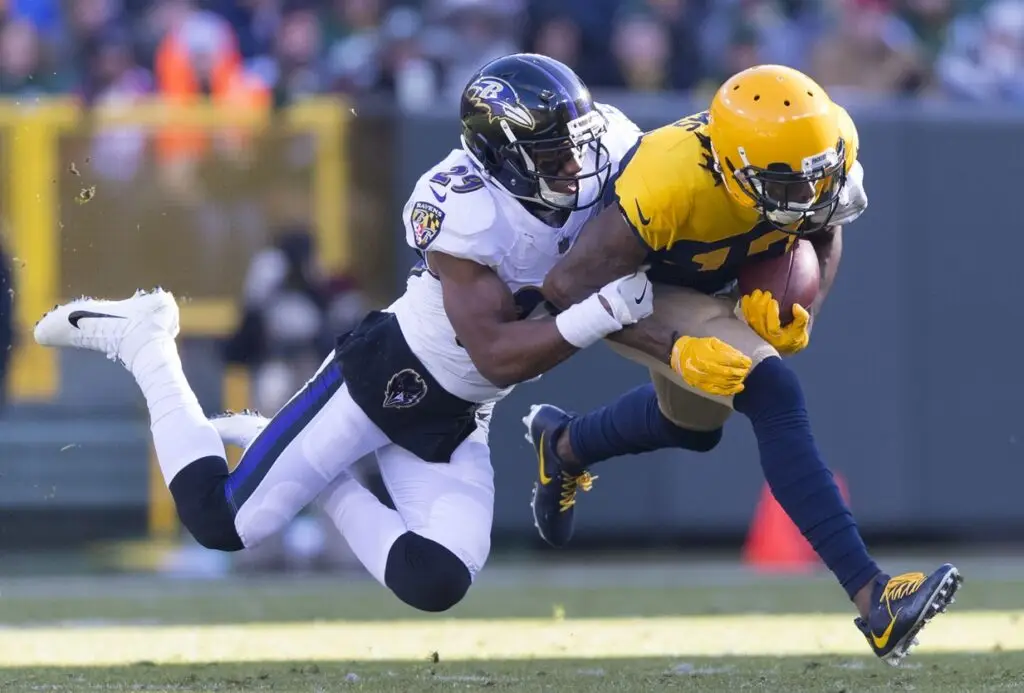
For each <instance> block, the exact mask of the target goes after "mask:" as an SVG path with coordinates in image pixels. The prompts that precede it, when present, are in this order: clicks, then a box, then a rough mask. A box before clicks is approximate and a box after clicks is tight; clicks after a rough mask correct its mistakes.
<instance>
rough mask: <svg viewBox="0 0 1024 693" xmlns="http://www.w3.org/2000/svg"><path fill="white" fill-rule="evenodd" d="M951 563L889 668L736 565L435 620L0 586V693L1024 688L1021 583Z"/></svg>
mask: <svg viewBox="0 0 1024 693" xmlns="http://www.w3.org/2000/svg"><path fill="white" fill-rule="evenodd" d="M962 567H963V566H962ZM964 572H965V574H967V578H968V582H967V584H966V585H965V587H964V589H963V590H962V591H961V596H960V598H959V599H958V601H957V604H956V605H955V606H954V608H953V610H951V611H950V613H949V614H947V615H945V616H943V617H941V618H939V619H937V620H936V621H935V622H934V623H933V624H931V625H930V626H929V628H928V629H926V630H925V631H924V633H923V634H922V638H921V640H922V645H921V647H920V648H918V649H917V650H915V654H914V655H913V656H912V657H911V658H910V659H908V660H907V662H906V664H905V665H904V667H903V668H901V669H892V668H891V667H889V666H887V665H884V664H882V663H881V662H879V661H877V660H875V659H873V658H872V657H870V656H869V655H868V650H867V647H866V645H865V644H864V642H863V639H862V638H861V636H860V635H859V634H858V633H857V631H856V630H855V629H854V628H853V626H852V623H851V617H852V614H851V613H850V612H849V611H848V604H846V603H845V598H844V595H843V594H842V592H841V591H840V590H839V589H838V588H837V587H836V586H835V585H834V584H833V583H832V582H831V580H830V579H828V578H827V577H820V576H813V577H807V578H784V579H779V578H763V577H758V576H752V575H750V574H748V573H745V572H743V571H741V570H738V569H736V568H734V567H733V568H730V567H725V568H721V567H720V568H715V569H708V570H705V571H703V572H702V571H701V570H699V569H696V568H691V569H686V568H685V567H683V569H680V564H678V563H677V564H670V565H667V566H645V565H640V566H629V565H626V566H620V567H618V568H616V567H601V566H584V567H582V568H581V567H575V568H573V567H569V568H559V567H545V568H543V569H541V568H537V567H536V566H534V568H533V569H531V568H530V566H528V565H522V564H515V565H509V566H506V567H504V568H503V567H501V566H497V567H496V568H495V570H493V571H492V572H491V574H490V577H489V578H486V579H481V581H480V583H479V584H478V585H476V586H475V587H474V589H473V591H472V592H471V593H470V596H469V598H467V600H466V601H465V602H464V603H463V604H462V605H460V606H459V607H457V608H456V609H455V610H453V611H452V612H450V614H446V615H444V616H443V617H438V616H430V615H422V614H418V613H416V612H414V611H412V610H411V609H408V608H406V607H404V606H402V605H401V604H398V603H396V601H395V600H394V599H393V598H392V597H391V596H390V595H389V594H388V593H387V592H385V591H384V590H383V589H381V588H379V587H378V586H377V585H376V584H373V583H370V582H368V581H367V580H366V579H364V578H362V577H357V576H346V575H342V576H333V577H329V578H323V577H317V578H302V577H282V578H273V579H230V580H216V581H194V580H170V579H161V578H154V577H147V576H135V577H131V576H129V577H119V576H108V577H102V578H96V577H81V578H66V577H59V578H10V579H3V578H0V691H3V692H4V693H7V692H8V691H11V692H16V691H108V690H119V691H120V690H142V691H176V692H182V691H242V690H254V691H255V690H267V691H285V692H287V691H309V692H313V691H335V690H342V691H348V690H351V691H366V692H374V693H375V692H378V691H412V692H418V691H472V690H480V691H483V690H500V691H552V692H561V691H567V692H571V691H596V692H600V691H626V692H629V693H633V692H635V693H640V692H646V691H662V690H680V691H682V690H685V691H745V690H751V691H778V692H783V691H829V692H832V693H839V692H840V691H849V692H850V693H853V692H854V691H857V692H860V691H910V690H917V691H937V692H939V693H944V692H946V691H949V692H953V691H956V692H957V693H962V692H964V691H969V692H974V691H1013V690H1022V691H1024V580H1021V579H1020V575H1018V574H1008V575H1007V576H1006V577H1000V574H999V571H994V572H993V571H989V573H987V574H984V575H982V576H981V577H980V578H976V579H973V580H972V579H971V571H969V570H965V571H964ZM485 575H487V573H486V572H485Z"/></svg>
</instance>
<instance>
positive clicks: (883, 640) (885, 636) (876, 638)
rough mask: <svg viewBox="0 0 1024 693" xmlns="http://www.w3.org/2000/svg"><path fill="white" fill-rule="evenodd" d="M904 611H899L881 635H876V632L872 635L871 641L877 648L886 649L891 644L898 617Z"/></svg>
mask: <svg viewBox="0 0 1024 693" xmlns="http://www.w3.org/2000/svg"><path fill="white" fill-rule="evenodd" d="M902 610H903V609H902V608H900V609H897V610H896V613H895V614H894V615H893V617H892V620H891V621H889V625H888V627H887V628H886V629H885V630H884V631H882V634H881V635H875V633H874V631H872V633H871V641H872V642H874V643H875V647H877V648H878V649H880V650H881V649H884V648H885V646H886V645H888V644H889V637H890V636H891V635H892V629H893V628H894V627H895V626H896V617H897V616H899V615H900V611H902Z"/></svg>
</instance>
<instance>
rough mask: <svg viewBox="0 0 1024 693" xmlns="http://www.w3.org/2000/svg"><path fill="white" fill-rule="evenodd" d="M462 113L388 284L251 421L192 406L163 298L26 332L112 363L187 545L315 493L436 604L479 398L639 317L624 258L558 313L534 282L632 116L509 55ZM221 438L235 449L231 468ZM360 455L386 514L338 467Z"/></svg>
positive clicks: (142, 297)
mask: <svg viewBox="0 0 1024 693" xmlns="http://www.w3.org/2000/svg"><path fill="white" fill-rule="evenodd" d="M461 112H462V126H463V134H462V146H461V148H459V149H456V150H454V151H453V152H452V153H451V154H450V155H449V156H448V157H446V158H445V159H444V161H442V162H441V163H440V164H439V165H438V166H436V167H435V168H433V169H432V170H430V171H428V172H427V173H426V174H425V175H424V176H423V177H422V178H421V179H420V180H419V182H418V183H417V185H416V188H415V190H414V192H413V195H412V197H411V198H410V199H409V202H408V203H407V204H406V207H405V210H404V221H405V226H406V236H407V239H408V241H409V243H410V244H411V245H412V246H413V247H415V248H416V249H417V250H418V251H419V252H420V253H421V256H422V261H421V263H420V265H419V266H418V267H417V268H416V269H415V270H414V271H413V273H412V276H411V277H410V278H409V282H408V288H407V290H406V292H405V294H404V295H402V296H401V297H400V298H399V299H398V300H397V301H395V302H394V303H393V304H392V305H391V306H390V307H389V308H388V309H387V310H385V311H380V312H372V313H370V314H369V315H368V316H367V317H366V318H365V319H364V320H363V322H362V323H361V324H360V325H359V326H358V327H357V328H356V329H354V330H353V331H352V332H350V333H348V334H346V335H344V336H343V337H341V338H340V339H339V340H338V345H337V348H336V349H335V350H334V352H333V353H331V354H330V355H329V356H328V357H327V359H326V360H325V361H324V363H323V365H322V366H321V367H320V369H319V370H318V371H317V372H316V373H315V374H314V375H313V377H312V378H311V379H310V381H309V382H308V383H307V384H306V386H305V387H304V388H303V389H302V390H300V391H299V392H298V393H297V394H296V395H295V396H294V397H293V398H292V399H291V400H289V402H288V403H287V404H286V405H285V406H284V407H282V409H281V410H280V411H279V412H278V413H277V414H276V415H275V416H274V417H273V419H271V420H270V421H269V422H268V421H266V420H265V419H261V418H259V417H254V416H240V417H233V418H227V419H220V420H215V421H209V420H207V418H206V416H205V415H204V414H203V411H202V409H201V408H200V406H199V403H198V402H197V400H196V397H195V395H194V394H193V392H192V390H191V388H190V387H189V384H188V382H187V381H186V380H185V376H184V374H183V372H182V367H181V361H180V359H179V357H178V351H177V348H176V346H175V342H174V338H175V336H176V335H177V333H178V307H177V304H176V303H175V301H174V299H173V297H172V296H171V295H170V294H169V293H166V292H164V291H161V290H157V291H155V292H153V293H142V292H139V293H137V294H136V295H135V296H134V297H132V298H129V299H126V300H122V301H103V300H94V299H89V298H83V299H80V300H77V301H73V302H71V303H68V304H66V305H63V306H59V307H57V308H56V309H55V310H53V311H51V312H50V313H48V314H47V315H46V316H45V317H44V318H43V319H42V320H41V321H40V322H39V324H38V325H37V326H36V331H35V338H36V341H37V342H39V343H40V344H43V345H47V346H60V347H78V348H85V349H93V350H96V351H100V352H103V353H105V354H106V355H107V356H108V357H109V358H112V359H116V360H119V361H120V362H121V363H123V364H124V365H125V366H126V367H127V368H128V370H129V371H131V373H132V375H133V376H134V377H135V380H136V382H137V383H138V384H139V387H140V388H141V390H142V392H143V394H144V396H145V398H146V402H147V404H148V407H149V413H150V419H151V429H152V434H153V440H154V445H155V448H156V452H157V457H158V459H159V462H160V468H161V471H162V472H163V476H164V479H165V480H166V482H167V485H168V487H169V489H170V491H171V494H172V495H173V497H174V501H175V504H176V506H177V510H178V515H179V517H180V518H181V521H182V524H184V526H185V527H186V528H187V529H188V530H189V532H191V534H192V536H194V537H195V538H196V540H197V541H198V542H199V543H200V544H202V545H203V546H206V547H208V548H211V549H218V550H221V551H237V550H241V549H243V548H245V547H250V546H254V545H255V544H257V543H259V542H260V541H261V540H262V539H264V538H265V537H267V536H269V535H271V534H272V533H274V532H275V531H277V530H278V529H280V528H281V527H283V526H284V525H285V524H286V523H287V522H288V521H290V520H291V519H292V518H293V517H294V516H295V515H296V514H297V513H298V512H299V511H300V510H301V509H302V508H303V507H304V506H306V505H307V504H308V503H310V502H312V501H313V500H315V499H317V498H319V500H320V502H321V504H322V505H323V507H324V509H325V510H326V512H327V514H328V515H329V516H330V517H331V518H332V520H333V521H334V523H335V524H336V526H337V527H338V529H339V530H340V531H341V533H342V534H343V535H344V537H345V539H346V540H347V541H348V542H349V545H350V546H351V547H352V550H353V552H354V553H355V554H356V556H358V558H359V560H360V561H361V562H362V563H363V565H365V566H366V568H367V570H369V572H370V573H371V574H372V575H373V576H374V577H375V578H376V579H377V580H378V581H380V582H381V584H383V585H385V586H387V587H388V588H389V589H391V590H392V591H393V592H394V593H395V595H396V596H398V598H399V599H401V600H402V601H403V602H405V603H407V604H409V605H411V606H413V607H415V608H417V609H421V610H424V611H444V610H446V609H448V608H450V607H452V606H453V605H455V604H456V603H458V602H459V600H461V599H462V597H463V596H464V595H465V594H466V592H467V590H468V589H469V587H470V585H471V583H472V581H473V578H474V576H475V575H476V573H477V572H478V571H479V570H480V569H481V568H482V567H483V565H484V562H485V561H486V559H487V555H488V553H489V551H490V530H491V520H492V514H493V497H494V488H493V472H492V469H491V464H490V452H489V449H488V444H487V426H488V422H489V414H490V410H491V408H492V407H493V405H494V403H495V402H497V401H498V400H499V399H501V398H502V397H503V396H504V395H505V394H507V392H508V391H509V389H510V388H511V386H513V385H514V384H516V383H519V382H523V381H525V380H529V379H531V378H535V377H537V376H539V375H540V374H542V373H544V372H545V371H547V370H549V369H550V368H552V367H553V366H555V365H556V364H558V363H560V362H561V361H563V360H565V359H566V358H568V357H569V356H570V355H572V354H573V353H574V352H575V351H576V350H578V349H581V348H584V347H586V346H588V345H590V344H592V343H594V342H597V341H599V340H600V339H602V338H603V337H605V336H606V335H608V334H610V333H612V332H615V331H618V330H620V329H622V327H623V326H625V325H631V324H633V323H635V322H636V321H638V320H640V319H641V318H643V317H645V316H647V315H649V314H650V313H651V310H652V295H651V294H652V292H651V288H650V285H649V284H648V282H647V277H646V275H645V274H644V272H642V271H641V272H636V273H633V274H630V275H629V276H626V277H622V278H620V279H617V280H615V281H613V282H611V283H609V284H607V285H606V286H604V287H602V288H601V289H600V290H599V291H597V292H595V293H594V294H592V295H591V296H589V297H588V298H586V299H585V300H583V301H582V302H580V303H578V304H577V305H574V306H572V307H570V308H569V309H568V310H565V311H563V312H561V313H560V314H559V315H558V317H557V318H554V317H551V315H550V314H548V313H546V312H545V311H544V310H543V309H544V307H545V304H544V302H543V300H542V297H541V294H540V291H539V287H540V286H541V285H542V284H543V280H544V276H545V274H546V273H547V271H548V270H549V269H550V268H551V267H552V266H553V265H554V264H555V262H556V261H557V260H558V258H559V257H560V256H561V255H562V254H564V253H565V252H566V251H567V250H568V249H569V247H570V245H571V244H572V243H573V241H574V239H575V236H576V234H577V232H578V231H579V229H580V228H581V227H582V226H583V224H584V222H586V221H587V220H588V219H589V218H591V217H592V216H594V215H596V213H597V211H598V209H599V208H600V202H601V201H602V197H603V192H604V188H605V186H606V183H607V181H608V179H609V175H610V174H611V173H612V172H613V170H614V169H615V167H617V165H618V162H619V160H620V159H621V157H622V156H623V155H624V153H625V152H626V151H627V150H629V149H630V147H631V146H632V145H633V143H634V142H635V141H636V139H637V137H638V136H639V134H640V133H639V130H638V129H637V128H636V126H635V125H633V124H632V123H631V122H629V121H628V120H627V119H626V118H625V117H624V116H622V115H621V114H620V113H618V111H616V110H615V109H612V108H608V107H604V106H596V105H595V104H594V103H593V101H592V100H591V97H590V94H589V92H588V90H587V88H586V87H585V86H584V84H583V83H582V82H581V81H580V80H579V78H578V77H577V76H576V75H575V74H574V73H573V72H572V71H571V70H569V69H568V68H567V67H565V66H564V65H562V64H561V63H559V62H557V61H555V60H551V59H549V58H545V57H542V56H538V55H526V54H518V55H512V56H506V57H504V58H500V59H498V60H496V61H493V62H491V63H489V64H488V65H486V66H484V67H483V68H482V69H481V70H480V71H479V72H478V73H477V74H476V75H475V76H474V77H473V78H472V80H471V81H470V83H469V84H468V86H467V87H466V89H465V91H464V93H463V96H462V105H461ZM524 318H532V319H531V320H523V319H524ZM257 433H258V434H257ZM224 440H226V441H228V442H235V443H242V444H243V445H245V452H244V454H243V456H242V459H241V461H240V462H239V464H238V466H237V467H236V468H235V469H234V470H229V469H228V465H227V462H226V456H225V453H224V443H223V441H224ZM369 453H375V454H376V457H377V462H378V464H379V466H380V470H381V474H382V477H383V479H384V482H385V484H386V485H387V487H388V490H389V492H390V494H391V497H392V499H393V501H394V503H395V506H396V510H392V509H390V508H388V507H387V506H385V505H383V504H381V503H380V502H379V501H378V500H377V498H376V497H375V496H373V495H372V494H371V493H370V492H369V491H368V490H367V489H366V488H364V487H363V486H362V485H361V484H360V483H359V482H358V481H357V480H355V479H354V478H353V477H352V476H351V475H350V474H349V473H348V472H347V471H346V470H347V468H348V467H349V465H351V464H352V463H353V462H355V461H356V460H358V459H359V458H361V457H363V456H364V455H367V454H369Z"/></svg>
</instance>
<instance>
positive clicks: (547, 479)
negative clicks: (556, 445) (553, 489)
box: [537, 433, 551, 486]
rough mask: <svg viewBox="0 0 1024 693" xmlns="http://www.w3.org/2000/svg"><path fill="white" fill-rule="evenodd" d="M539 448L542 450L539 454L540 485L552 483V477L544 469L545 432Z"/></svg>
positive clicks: (541, 435)
mask: <svg viewBox="0 0 1024 693" xmlns="http://www.w3.org/2000/svg"><path fill="white" fill-rule="evenodd" d="M537 449H538V450H539V451H540V453H539V454H538V456H537V457H538V459H540V485H541V486H547V485H548V484H550V483H551V477H550V476H548V475H547V473H546V470H545V469H544V434H543V433H541V434H540V445H538V446H537Z"/></svg>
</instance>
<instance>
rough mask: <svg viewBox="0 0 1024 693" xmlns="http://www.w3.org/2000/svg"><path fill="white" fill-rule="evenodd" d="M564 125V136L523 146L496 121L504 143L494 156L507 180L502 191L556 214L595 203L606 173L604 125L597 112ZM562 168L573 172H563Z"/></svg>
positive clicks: (608, 165)
mask: <svg viewBox="0 0 1024 693" xmlns="http://www.w3.org/2000/svg"><path fill="white" fill-rule="evenodd" d="M567 126H568V130H569V136H568V137H564V136H563V137H550V138H543V139H531V140H529V141H524V140H519V139H518V138H517V137H516V135H515V133H514V132H513V131H512V128H511V127H510V126H509V125H508V123H507V122H505V121H502V122H501V130H502V132H503V133H504V135H505V137H506V138H507V139H508V143H507V144H505V145H503V146H502V147H501V148H500V149H499V154H500V158H501V159H503V160H504V162H505V168H506V169H509V171H508V173H510V174H512V178H513V182H512V185H511V186H505V187H506V189H508V190H509V192H511V193H512V194H513V195H514V196H515V197H517V198H519V199H521V200H528V201H530V202H535V203H537V204H540V205H542V206H544V207H548V208H550V209H556V210H562V211H578V210H581V209H587V208H588V207H591V206H593V205H595V204H597V203H598V202H599V201H600V200H601V197H602V195H603V193H604V188H605V185H606V184H607V182H608V176H609V174H610V173H611V155H610V154H609V153H608V148H607V147H605V145H604V144H602V142H601V137H602V136H603V135H604V134H605V132H606V131H607V128H608V124H607V121H606V120H605V118H604V116H603V115H601V113H600V112H599V111H590V112H589V113H585V114H583V115H582V116H580V117H578V118H575V119H573V120H571V121H569V122H568V123H567ZM568 164H573V165H574V166H575V167H576V168H577V169H578V172H577V173H573V174H566V173H563V171H565V169H566V167H567V165H568ZM515 179H518V180H515ZM520 185H522V187H520ZM520 191H522V192H520Z"/></svg>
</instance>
